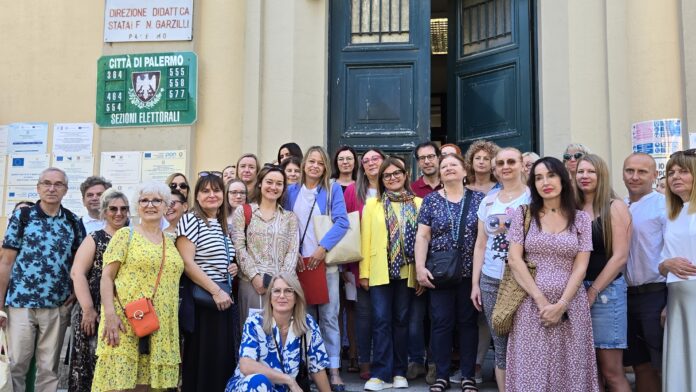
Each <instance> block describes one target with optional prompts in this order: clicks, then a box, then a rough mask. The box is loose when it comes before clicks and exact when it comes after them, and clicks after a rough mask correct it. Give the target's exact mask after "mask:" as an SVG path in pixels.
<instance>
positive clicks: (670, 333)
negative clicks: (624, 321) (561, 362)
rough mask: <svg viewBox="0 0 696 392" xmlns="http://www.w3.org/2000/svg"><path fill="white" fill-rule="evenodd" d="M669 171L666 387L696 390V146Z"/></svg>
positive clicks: (674, 159)
mask: <svg viewBox="0 0 696 392" xmlns="http://www.w3.org/2000/svg"><path fill="white" fill-rule="evenodd" d="M665 173H666V177H667V190H666V193H665V198H666V199H667V218H668V219H667V224H666V225H665V233H664V239H665V245H664V248H663V249H662V254H661V258H662V262H660V264H659V266H658V268H659V271H660V273H661V274H662V275H663V276H666V277H667V292H668V295H667V308H666V309H667V322H666V323H665V344H664V358H663V361H662V390H664V391H696V378H694V374H696V344H694V341H693V338H694V336H696V306H695V305H696V266H694V264H695V263H696V246H694V233H696V190H694V176H696V149H694V148H692V149H690V150H686V151H679V152H677V153H674V154H672V156H670V158H669V161H667V166H666V168H665Z"/></svg>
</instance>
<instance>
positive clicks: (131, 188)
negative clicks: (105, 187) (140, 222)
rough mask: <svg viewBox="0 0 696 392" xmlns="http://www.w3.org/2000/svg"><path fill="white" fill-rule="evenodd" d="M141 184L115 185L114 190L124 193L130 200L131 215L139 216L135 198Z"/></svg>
mask: <svg viewBox="0 0 696 392" xmlns="http://www.w3.org/2000/svg"><path fill="white" fill-rule="evenodd" d="M138 185H140V184H114V186H113V188H114V189H116V190H117V191H119V192H122V193H123V194H124V195H126V197H127V198H128V200H129V202H128V205H130V207H131V208H130V210H131V215H136V216H137V215H138V205H137V199H134V197H135V191H136V190H137V189H138Z"/></svg>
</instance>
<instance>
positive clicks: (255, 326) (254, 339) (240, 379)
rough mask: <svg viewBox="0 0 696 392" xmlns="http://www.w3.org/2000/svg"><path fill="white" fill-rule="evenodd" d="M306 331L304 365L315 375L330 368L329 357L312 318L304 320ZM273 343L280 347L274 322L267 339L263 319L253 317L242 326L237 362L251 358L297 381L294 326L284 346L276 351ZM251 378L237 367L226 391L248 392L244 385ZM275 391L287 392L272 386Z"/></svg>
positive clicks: (297, 347)
mask: <svg viewBox="0 0 696 392" xmlns="http://www.w3.org/2000/svg"><path fill="white" fill-rule="evenodd" d="M306 322H307V327H308V331H307V333H306V335H305V336H306V339H305V344H306V350H305V353H306V354H305V355H306V359H305V360H306V363H307V365H308V368H309V373H310V374H313V373H317V372H319V371H321V370H323V369H325V368H327V367H328V366H329V356H328V354H327V353H326V349H325V348H324V340H323V339H322V337H321V332H320V331H319V325H318V324H317V323H316V321H314V319H313V318H312V316H310V315H307V316H306ZM276 342H278V344H281V345H282V343H280V342H281V339H280V329H278V327H277V326H276V324H275V321H274V322H273V336H270V335H267V334H266V333H265V332H264V331H263V315H262V314H260V313H256V314H254V315H252V316H249V318H248V319H247V321H246V323H244V331H243V332H242V343H241V345H240V347H239V357H240V358H251V359H253V360H254V361H258V362H261V363H263V364H265V365H267V366H269V367H270V368H272V369H275V370H278V371H281V372H283V373H285V374H288V375H290V376H292V377H296V376H297V373H299V371H300V344H301V342H302V338H301V337H300V336H295V333H294V331H293V325H292V323H290V329H289V331H288V336H287V338H286V339H285V343H284V346H283V347H282V348H281V349H280V350H279V349H278V347H276ZM279 352H280V353H282V358H283V361H282V365H281V361H280V359H279V358H280V357H279ZM251 376H252V375H251V374H247V375H245V374H242V372H241V370H240V369H239V365H237V369H236V370H235V372H234V376H232V378H231V379H230V381H229V382H228V384H227V388H226V389H225V390H226V391H247V390H249V388H247V385H246V384H247V383H248V382H249V381H250V379H251ZM273 390H274V391H283V392H284V391H288V388H287V386H286V385H275V386H274V388H273Z"/></svg>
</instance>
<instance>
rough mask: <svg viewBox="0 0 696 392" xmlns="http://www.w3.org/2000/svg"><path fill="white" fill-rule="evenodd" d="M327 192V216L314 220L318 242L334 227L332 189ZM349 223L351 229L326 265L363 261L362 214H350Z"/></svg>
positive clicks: (329, 256) (317, 217)
mask: <svg viewBox="0 0 696 392" xmlns="http://www.w3.org/2000/svg"><path fill="white" fill-rule="evenodd" d="M332 185H333V184H332ZM327 191H328V197H327V199H328V200H327V203H326V212H327V215H318V216H314V217H313V218H312V224H313V226H314V234H315V235H316V238H317V240H321V239H322V238H324V236H325V235H326V233H327V232H328V231H329V230H331V226H333V221H332V220H331V189H328V190H327ZM348 222H349V227H348V231H347V232H346V235H344V236H343V238H341V240H340V241H338V243H337V244H336V246H334V247H333V249H331V250H330V251H329V252H328V253H327V254H326V260H325V262H326V265H340V264H347V263H354V262H356V261H360V260H362V254H361V253H360V249H361V248H360V213H358V211H354V212H351V213H349V214H348Z"/></svg>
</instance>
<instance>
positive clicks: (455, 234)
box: [442, 188, 466, 244]
mask: <svg viewBox="0 0 696 392" xmlns="http://www.w3.org/2000/svg"><path fill="white" fill-rule="evenodd" d="M442 192H443V193H444V194H445V204H446V205H447V215H449V221H450V229H451V230H452V231H451V233H450V234H452V240H453V241H454V243H455V244H456V243H457V241H458V240H459V229H460V228H461V223H462V214H463V213H464V195H462V198H461V200H459V202H460V203H461V204H460V205H459V219H458V220H457V225H456V226H455V224H454V217H453V216H452V210H451V209H450V204H452V203H451V202H450V201H449V200H447V189H446V188H442ZM464 193H465V194H466V190H465V191H464Z"/></svg>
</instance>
